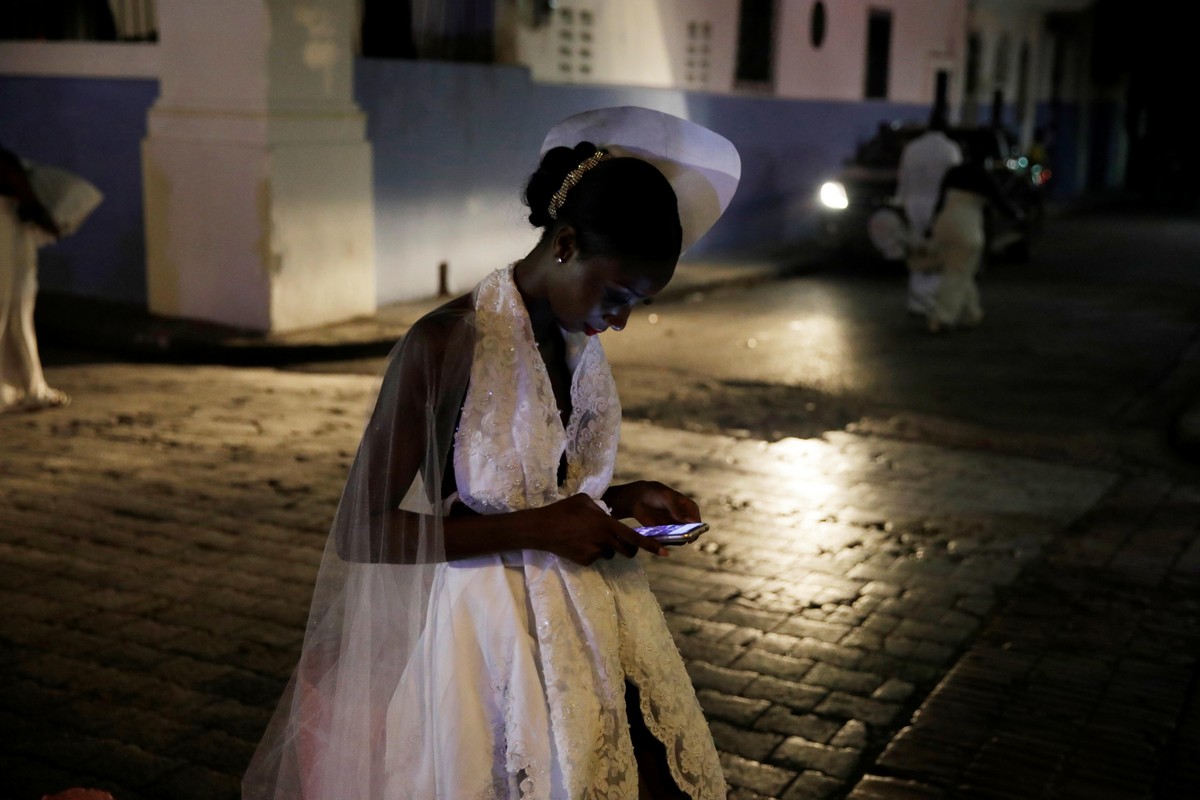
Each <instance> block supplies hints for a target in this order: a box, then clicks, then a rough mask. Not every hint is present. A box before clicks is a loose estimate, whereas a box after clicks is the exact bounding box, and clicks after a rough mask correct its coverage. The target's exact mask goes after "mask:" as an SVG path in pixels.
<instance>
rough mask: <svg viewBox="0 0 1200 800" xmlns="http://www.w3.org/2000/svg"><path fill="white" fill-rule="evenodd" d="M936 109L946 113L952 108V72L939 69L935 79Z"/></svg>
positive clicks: (934, 100)
mask: <svg viewBox="0 0 1200 800" xmlns="http://www.w3.org/2000/svg"><path fill="white" fill-rule="evenodd" d="M933 105H934V108H937V109H939V110H941V111H942V112H945V111H946V109H947V108H949V107H950V71H949V70H944V69H939V70H938V71H937V74H936V75H935V76H934V78H933Z"/></svg>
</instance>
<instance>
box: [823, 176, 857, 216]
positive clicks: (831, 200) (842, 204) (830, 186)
mask: <svg viewBox="0 0 1200 800" xmlns="http://www.w3.org/2000/svg"><path fill="white" fill-rule="evenodd" d="M819 196H820V198H821V204H822V205H824V206H825V207H826V208H832V209H834V210H835V211H841V210H842V209H844V208H848V207H849V206H850V199H849V198H848V197H846V187H845V186H843V185H842V184H841V183H839V182H838V181H826V182H825V183H823V184H821V191H820V194H819Z"/></svg>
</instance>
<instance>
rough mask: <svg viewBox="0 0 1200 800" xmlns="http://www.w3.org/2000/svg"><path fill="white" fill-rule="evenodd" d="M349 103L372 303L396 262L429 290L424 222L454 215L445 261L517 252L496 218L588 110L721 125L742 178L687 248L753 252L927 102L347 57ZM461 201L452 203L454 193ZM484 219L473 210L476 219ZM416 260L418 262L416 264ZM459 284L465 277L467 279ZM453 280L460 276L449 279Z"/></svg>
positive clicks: (802, 221)
mask: <svg viewBox="0 0 1200 800" xmlns="http://www.w3.org/2000/svg"><path fill="white" fill-rule="evenodd" d="M356 100H357V102H358V103H359V105H360V106H361V107H362V109H363V110H364V111H365V112H366V114H367V118H368V120H369V122H368V137H369V138H370V140H371V143H372V146H373V148H374V159H375V173H374V179H375V197H376V220H377V224H376V241H375V247H376V263H377V265H378V270H377V272H378V285H379V296H380V300H381V302H388V301H390V300H392V299H395V298H398V297H402V296H404V294H405V291H406V290H405V289H404V287H403V286H402V285H401V284H402V283H403V282H404V281H403V279H402V275H401V273H402V271H403V270H406V269H413V268H414V267H413V265H411V264H409V263H399V262H400V261H401V260H403V259H397V260H396V261H393V254H396V253H410V254H413V253H415V254H416V255H415V256H410V258H414V259H415V260H417V261H419V262H421V265H420V267H419V268H420V269H422V270H424V271H425V272H428V274H429V277H428V279H427V281H428V282H429V287H430V289H432V288H433V285H432V281H433V277H432V276H433V271H432V262H433V259H432V258H431V257H425V254H426V252H427V251H428V252H432V248H431V247H426V246H425V245H424V244H423V243H416V244H415V243H414V242H415V241H416V240H421V241H422V242H423V241H424V240H425V239H427V238H428V237H430V236H433V235H435V234H433V233H431V230H430V228H431V224H430V220H438V221H439V223H438V225H437V226H436V227H442V225H441V223H440V221H441V220H444V219H446V218H447V217H453V216H459V217H461V218H462V224H461V226H460V228H459V229H458V230H452V231H444V232H442V233H439V234H436V235H440V236H442V237H443V238H445V239H446V240H447V242H446V243H445V248H446V252H447V256H446V257H447V258H448V259H449V260H450V261H451V264H452V270H453V269H454V268H455V265H456V264H461V263H463V262H464V261H465V262H467V263H468V267H467V270H468V272H470V271H472V270H474V271H475V272H477V273H478V274H480V275H482V274H483V270H484V269H485V268H484V266H482V265H481V264H480V263H478V260H479V258H480V254H479V253H478V252H477V251H475V250H473V249H472V248H471V243H469V242H464V241H462V240H464V239H469V238H470V237H472V236H475V237H482V238H487V239H489V241H491V242H493V243H495V248H496V250H497V251H499V252H497V253H496V254H495V255H491V256H486V257H488V258H490V259H491V261H490V262H489V263H490V264H491V268H494V266H495V265H496V264H498V263H504V262H503V260H502V259H507V258H515V257H518V256H520V255H523V254H524V251H523V250H522V251H518V250H516V249H514V248H515V247H516V246H517V245H516V244H514V241H515V240H513V239H507V238H505V237H504V236H502V235H501V231H500V230H499V229H498V228H497V227H495V226H496V224H497V220H499V222H500V224H502V225H509V226H511V227H512V228H513V229H514V231H518V230H519V231H520V232H521V234H522V235H523V234H525V233H526V232H528V231H529V230H530V229H529V227H528V225H527V223H526V222H525V221H524V214H525V213H527V211H525V210H523V209H521V208H520V206H519V205H518V204H517V201H518V200H519V198H520V196H521V192H522V190H523V188H524V185H525V181H526V180H527V178H528V176H529V174H530V173H532V172H533V170H534V169H535V168H536V166H537V154H538V150H539V148H540V146H541V142H542V138H543V137H544V135H545V132H546V131H547V130H548V129H549V128H550V127H551V126H553V125H554V123H556V122H558V121H559V120H560V119H562V118H564V117H566V116H569V115H571V114H573V113H576V112H579V111H584V110H587V109H591V108H600V107H605V106H616V105H641V106H647V107H650V108H657V109H660V110H662V111H666V112H669V113H674V114H676V115H679V116H685V117H687V118H689V119H692V120H694V121H696V122H698V123H700V124H702V125H705V126H707V127H710V128H712V129H714V130H717V131H719V132H721V133H722V134H724V135H725V136H727V137H728V138H729V139H730V140H731V141H732V142H733V143H734V144H735V145H736V146H737V148H738V152H739V153H740V154H741V157H742V181H741V184H740V186H739V188H738V192H737V195H736V196H735V197H734V200H733V203H732V204H731V206H730V208H729V210H728V211H727V212H726V214H725V216H724V217H722V219H721V221H720V222H718V224H717V225H716V227H715V228H714V229H713V230H712V231H711V232H710V233H709V235H708V236H707V237H705V238H704V239H703V240H702V241H701V242H700V244H699V245H697V246H696V247H695V248H693V250H691V251H689V253H688V254H687V257H688V258H705V257H714V256H718V255H721V256H725V255H755V254H761V253H765V252H769V251H771V250H775V249H778V248H779V247H780V246H781V245H784V244H787V243H789V242H793V241H795V240H796V239H798V238H801V237H803V236H805V235H807V234H809V233H811V232H812V230H813V225H814V222H815V220H814V218H813V212H814V206H813V203H814V202H815V193H816V190H817V188H818V187H819V186H820V184H821V182H822V181H823V180H825V179H826V177H828V176H830V175H831V174H833V173H834V172H836V171H837V169H838V168H839V167H840V165H841V163H842V162H843V161H844V160H845V159H846V158H847V157H849V156H850V155H851V154H852V153H853V151H854V148H855V146H856V145H857V144H858V143H859V142H860V141H861V140H863V139H865V138H867V137H869V136H870V135H871V134H872V133H873V132H874V131H875V129H876V127H877V126H878V125H879V123H881V122H888V121H892V120H896V119H911V120H923V119H924V118H925V117H926V116H927V113H928V110H927V109H926V108H924V107H919V106H906V105H896V104H889V103H834V102H807V101H797V100H779V99H773V98H758V97H751V96H729V95H717V94H703V93H693V92H684V91H677V90H666V89H646V88H633V87H617V86H596V87H592V86H586V87H580V86H556V85H547V84H536V83H533V82H531V81H530V80H529V77H528V73H527V72H526V71H525V70H523V69H519V68H510V67H497V66H485V65H472V64H452V63H444V62H421V61H392V60H375V59H360V60H359V62H358V64H357V72H356ZM466 197H471V198H475V201H474V202H466V201H464V200H463V198H466ZM485 216H486V217H487V218H486V219H484V217H485ZM427 262H428V263H427ZM471 282H473V280H472V281H471ZM453 288H455V289H457V288H463V287H461V286H457V287H453Z"/></svg>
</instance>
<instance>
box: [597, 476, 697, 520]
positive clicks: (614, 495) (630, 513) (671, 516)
mask: <svg viewBox="0 0 1200 800" xmlns="http://www.w3.org/2000/svg"><path fill="white" fill-rule="evenodd" d="M604 502H605V503H607V504H608V506H609V507H610V508H612V511H613V516H614V517H615V518H617V519H624V518H626V517H633V518H634V519H636V520H637V521H638V522H640V523H642V524H643V525H669V524H671V523H676V522H699V521H700V507H699V506H698V505H696V501H695V500H692V498H690V497H688V496H687V495H685V494H682V493H680V492H677V491H675V490H674V489H672V488H671V487H670V486H667V485H666V484H663V483H659V482H658V481H634V482H633V483H625V484H621V485H619V486H610V487H609V489H608V491H607V492H605V493H604Z"/></svg>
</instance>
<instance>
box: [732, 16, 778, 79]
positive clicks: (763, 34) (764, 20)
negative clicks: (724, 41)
mask: <svg viewBox="0 0 1200 800" xmlns="http://www.w3.org/2000/svg"><path fill="white" fill-rule="evenodd" d="M774 23H775V0H742V7H741V11H740V12H739V14H738V52H737V79H738V80H739V81H745V82H747V83H770V82H771V78H772V75H771V61H772V58H771V40H772V38H773V37H772V30H773V29H774V27H775V24H774Z"/></svg>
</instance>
